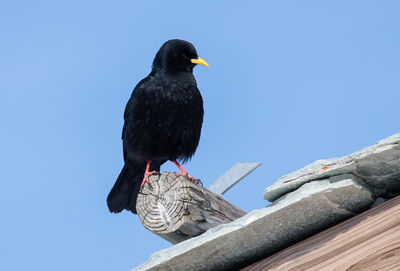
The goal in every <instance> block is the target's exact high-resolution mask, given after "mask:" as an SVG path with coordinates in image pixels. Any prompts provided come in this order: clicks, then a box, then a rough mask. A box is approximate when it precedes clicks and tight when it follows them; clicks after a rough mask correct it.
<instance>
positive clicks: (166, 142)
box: [107, 40, 208, 213]
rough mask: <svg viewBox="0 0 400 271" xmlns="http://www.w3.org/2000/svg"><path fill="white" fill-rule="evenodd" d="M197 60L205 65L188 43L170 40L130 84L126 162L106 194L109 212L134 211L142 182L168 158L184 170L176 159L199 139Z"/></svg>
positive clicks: (182, 158)
mask: <svg viewBox="0 0 400 271" xmlns="http://www.w3.org/2000/svg"><path fill="white" fill-rule="evenodd" d="M196 64H202V65H205V66H208V64H207V63H206V62H205V61H204V60H202V59H201V58H199V57H198V55H197V52H196V49H195V48H194V46H193V45H192V44H191V43H189V42H187V41H183V40H169V41H167V42H166V43H164V44H163V45H162V46H161V48H160V50H159V51H158V52H157V54H156V56H155V58H154V61H153V66H152V70H151V72H150V74H149V75H148V76H147V77H146V78H144V79H143V80H141V81H140V82H139V83H138V84H137V86H136V87H135V89H134V90H133V92H132V96H131V98H130V99H129V101H128V104H127V105H126V108H125V113H124V120H125V122H124V127H123V130H122V140H123V154H124V161H125V165H124V167H123V169H122V171H121V173H120V175H119V176H118V179H117V181H116V183H115V184H114V186H113V188H112V189H111V191H110V194H109V195H108V197H107V205H108V208H109V210H110V211H111V212H116V213H118V212H121V211H122V210H123V209H126V210H130V211H132V212H133V213H136V199H137V196H138V193H139V189H140V185H141V184H143V182H144V181H145V180H148V176H149V175H150V174H151V173H149V171H150V170H155V171H159V170H160V166H161V165H162V164H163V163H165V162H166V161H167V160H171V161H174V162H175V163H176V164H177V166H178V167H179V168H180V169H181V170H182V173H183V174H187V172H186V171H184V169H183V168H182V167H181V166H180V165H179V164H178V163H177V162H176V160H180V161H182V162H186V161H187V160H189V159H190V158H191V157H192V156H193V154H194V153H195V151H196V148H197V145H198V143H199V139H200V132H201V126H202V122H203V114H204V111H203V99H202V97H201V94H200V92H199V90H198V88H197V84H196V80H195V78H194V76H193V68H194V66H195V65H196ZM146 166H147V169H146ZM142 180H143V182H142Z"/></svg>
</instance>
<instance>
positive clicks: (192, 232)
mask: <svg viewBox="0 0 400 271" xmlns="http://www.w3.org/2000/svg"><path fill="white" fill-rule="evenodd" d="M136 209H137V212H138V216H139V219H140V221H141V222H142V224H143V225H144V226H145V227H146V228H147V229H148V230H150V231H152V232H153V233H155V234H157V235H159V236H161V237H162V238H164V239H166V240H167V241H169V242H171V243H173V244H176V243H179V242H181V241H184V240H186V239H189V238H192V237H194V236H198V235H200V234H202V233H204V232H205V231H207V230H208V229H210V228H213V227H215V226H217V225H220V224H224V223H229V222H231V221H233V220H235V219H237V218H239V217H242V216H243V215H245V214H246V213H245V212H244V211H243V210H241V209H239V208H238V207H236V206H234V205H233V204H231V203H229V202H227V201H226V200H224V199H222V198H221V197H220V196H218V195H216V194H214V193H213V192H211V191H209V190H208V189H206V188H204V187H202V186H201V185H198V184H195V183H193V182H192V181H191V180H189V179H188V178H187V177H186V176H182V175H177V174H175V173H170V172H165V173H163V174H161V175H152V176H151V177H150V182H149V183H146V184H145V185H144V186H143V187H142V189H141V191H140V193H139V196H138V199H137V203H136Z"/></svg>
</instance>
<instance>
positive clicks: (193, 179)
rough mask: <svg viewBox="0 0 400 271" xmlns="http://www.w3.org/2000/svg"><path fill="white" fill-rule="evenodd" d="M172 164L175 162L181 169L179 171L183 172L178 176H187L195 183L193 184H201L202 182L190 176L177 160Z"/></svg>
mask: <svg viewBox="0 0 400 271" xmlns="http://www.w3.org/2000/svg"><path fill="white" fill-rule="evenodd" d="M172 162H173V163H174V164H175V165H176V166H177V167H178V168H179V170H180V171H181V173H177V174H178V175H185V176H187V177H188V178H189V180H191V181H193V182H195V183H197V184H199V183H201V181H200V180H199V179H196V178H194V177H192V176H190V175H189V174H188V172H187V171H186V170H185V169H184V168H183V167H182V166H181V165H180V164H179V163H178V162H177V161H176V160H174V161H172Z"/></svg>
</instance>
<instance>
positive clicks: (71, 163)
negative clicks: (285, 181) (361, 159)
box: [0, 0, 400, 271]
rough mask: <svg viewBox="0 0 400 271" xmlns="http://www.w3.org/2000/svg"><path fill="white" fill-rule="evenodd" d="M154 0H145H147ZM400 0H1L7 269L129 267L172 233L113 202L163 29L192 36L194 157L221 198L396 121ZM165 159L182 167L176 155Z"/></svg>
mask: <svg viewBox="0 0 400 271" xmlns="http://www.w3.org/2000/svg"><path fill="white" fill-rule="evenodd" d="M144 2H145V3H144ZM399 10H400V4H399V1H201V2H198V1H197V2H196V3H195V2H194V1H192V2H189V1H140V2H139V1H132V0H129V1H127V0H120V1H102V0H96V1H90V0H89V1H74V0H73V1H49V0H44V1H10V0H3V1H1V3H0V33H1V42H0V77H1V79H0V123H1V133H0V168H1V170H0V181H1V189H0V216H1V223H0V270H7V271H12V270H59V271H64V270H97V271H103V270H129V269H131V268H133V267H135V266H137V265H139V264H140V263H142V262H143V261H145V260H146V259H147V258H148V257H149V256H150V255H151V254H152V253H153V252H156V251H158V250H160V249H163V248H166V247H169V246H170V244H169V243H167V242H166V241H164V240H162V239H161V238H159V237H158V236H156V235H154V234H152V233H150V232H148V231H147V230H146V229H144V228H143V226H142V225H141V224H140V222H139V220H138V218H137V216H135V215H132V214H130V213H128V212H123V213H121V214H117V215H115V214H110V213H109V212H108V209H107V206H106V196H107V194H108V192H109V190H110V188H111V186H112V185H113V184H114V181H115V179H116V177H117V176H118V173H119V171H120V169H121V167H122V164H123V160H122V147H121V140H120V136H121V128H122V124H123V118H122V115H123V110H124V107H125V104H126V102H127V100H128V98H129V96H130V94H131V91H132V89H133V87H134V86H135V85H136V83H137V82H138V81H139V80H140V79H142V78H143V77H145V76H146V75H147V74H148V73H149V71H150V66H151V62H152V60H153V57H154V55H155V53H156V51H157V50H158V48H159V47H160V46H161V44H162V43H163V42H165V41H166V40H168V39H171V38H181V39H185V40H188V41H190V42H192V43H193V44H194V45H195V46H196V48H197V51H198V53H199V55H200V56H201V57H202V58H204V59H205V60H206V61H207V62H208V63H209V64H210V68H205V67H202V66H200V67H196V69H195V76H196V78H197V81H198V85H199V88H200V90H201V92H202V95H203V98H204V103H205V112H206V113H205V119H204V125H203V131H202V138H201V141H200V145H199V148H198V151H197V153H196V155H195V156H194V158H193V159H192V161H190V162H189V163H188V164H187V165H186V168H187V170H188V171H189V172H190V173H191V175H193V176H196V177H199V178H201V179H202V180H203V183H204V184H205V186H209V185H210V184H211V183H212V182H213V181H214V180H215V179H216V178H217V177H219V176H220V175H221V174H222V173H224V172H225V171H226V170H227V169H229V168H230V167H231V166H232V165H234V164H235V163H236V162H238V161H260V162H262V163H263V166H262V167H261V168H259V169H257V170H256V172H254V173H253V174H252V175H250V176H249V177H247V178H246V179H245V180H244V181H243V182H241V183H239V184H238V185H237V186H235V187H234V188H233V189H232V190H231V191H229V192H228V193H227V194H226V196H225V198H226V199H228V200H229V201H231V202H233V203H234V204H236V205H237V206H239V207H241V208H243V209H244V210H246V211H251V210H253V209H256V208H262V207H263V206H265V205H267V202H266V201H264V200H262V198H261V195H262V193H263V190H264V188H265V187H266V186H268V185H270V184H272V183H273V182H274V181H276V180H277V179H278V178H279V177H280V176H282V175H284V174H287V173H290V172H292V171H294V170H297V169H299V168H301V167H303V166H305V165H307V164H309V163H311V162H313V161H315V160H318V159H322V158H330V157H338V156H343V155H346V154H349V153H352V152H354V151H357V150H359V149H361V148H363V147H365V146H368V145H371V144H374V143H375V142H376V141H378V140H380V139H382V138H385V137H387V136H390V135H392V134H394V133H396V132H399V131H400V128H399V115H400V106H399V101H400V79H399V78H400V64H399V63H400V54H399V48H400V27H399V26H400V16H399ZM162 170H173V171H175V170H176V169H175V167H174V166H172V165H171V164H168V165H166V166H164V167H163V168H162Z"/></svg>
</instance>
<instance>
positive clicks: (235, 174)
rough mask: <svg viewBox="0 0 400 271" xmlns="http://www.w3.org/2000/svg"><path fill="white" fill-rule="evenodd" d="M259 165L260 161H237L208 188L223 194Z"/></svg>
mask: <svg viewBox="0 0 400 271" xmlns="http://www.w3.org/2000/svg"><path fill="white" fill-rule="evenodd" d="M259 166H261V163H260V162H253V163H247V162H239V163H237V164H236V165H234V166H233V167H232V168H231V169H229V170H228V171H227V172H225V173H224V174H222V175H221V176H220V177H219V178H218V179H217V180H216V181H215V182H214V183H212V184H211V185H210V187H209V188H208V189H209V190H211V191H212V192H214V193H215V194H217V195H223V194H224V193H225V192H226V191H228V190H229V189H230V188H231V187H232V186H234V185H235V184H236V183H238V182H239V181H241V180H242V179H243V178H244V177H246V176H247V175H249V174H250V173H251V172H253V171H254V170H255V169H256V168H258V167H259Z"/></svg>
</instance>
